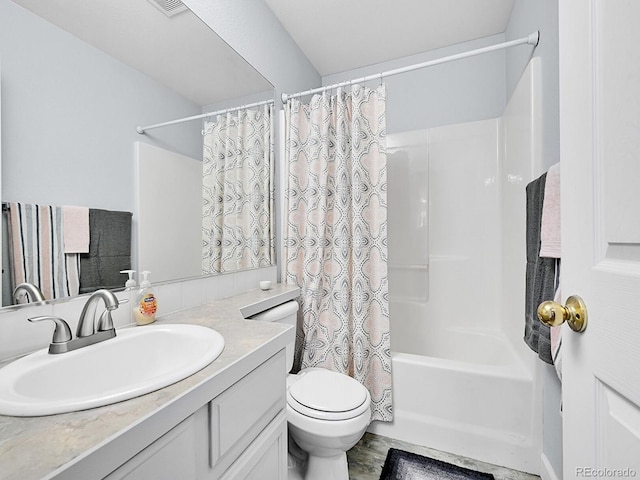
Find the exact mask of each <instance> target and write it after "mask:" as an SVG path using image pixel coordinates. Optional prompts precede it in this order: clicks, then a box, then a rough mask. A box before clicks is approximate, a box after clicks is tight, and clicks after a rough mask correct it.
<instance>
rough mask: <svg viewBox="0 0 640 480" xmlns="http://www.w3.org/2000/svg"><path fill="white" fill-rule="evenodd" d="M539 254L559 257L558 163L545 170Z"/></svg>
mask: <svg viewBox="0 0 640 480" xmlns="http://www.w3.org/2000/svg"><path fill="white" fill-rule="evenodd" d="M540 256H541V257H549V258H560V164H559V163H556V164H555V165H553V166H552V167H551V168H549V171H548V172H547V180H546V183H545V185H544V202H543V203H542V224H541V227H540Z"/></svg>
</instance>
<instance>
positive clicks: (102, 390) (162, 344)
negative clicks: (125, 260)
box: [0, 324, 224, 417]
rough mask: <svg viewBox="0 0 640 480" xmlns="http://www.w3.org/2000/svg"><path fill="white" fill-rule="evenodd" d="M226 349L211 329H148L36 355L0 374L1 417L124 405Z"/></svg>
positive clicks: (179, 378)
mask: <svg viewBox="0 0 640 480" xmlns="http://www.w3.org/2000/svg"><path fill="white" fill-rule="evenodd" d="M223 348H224V339H223V338H222V335H220V334H219V333H218V332H216V331H215V330H211V329H210V328H206V327H200V326H197V325H173V324H171V325H148V326H144V327H134V328H125V329H123V330H118V331H117V335H116V337H115V338H112V339H109V340H106V341H104V342H100V343H97V344H94V345H90V346H88V347H84V348H80V349H78V350H74V351H72V352H68V353H61V354H57V355H51V354H49V353H48V351H47V350H48V349H43V350H39V351H37V352H34V353H32V354H30V355H27V356H26V357H23V358H20V359H18V360H16V361H15V362H13V363H10V364H9V365H7V366H6V367H4V368H2V369H0V414H1V415H13V416H19V417H31V416H38V415H51V414H55V413H65V412H74V411H77V410H84V409H87V408H93V407H100V406H102V405H109V404H111V403H116V402H120V401H122V400H127V399H130V398H133V397H137V396H139V395H143V394H145V393H149V392H153V391H154V390H158V389H160V388H163V387H166V386H167V385H171V384H172V383H175V382H178V381H180V380H182V379H184V378H186V377H188V376H189V375H192V374H194V373H195V372H197V371H198V370H200V369H202V368H204V367H205V366H207V365H208V364H209V363H211V362H212V361H214V360H215V359H216V358H217V357H218V356H219V355H220V353H222V350H223Z"/></svg>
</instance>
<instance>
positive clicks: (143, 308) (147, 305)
mask: <svg viewBox="0 0 640 480" xmlns="http://www.w3.org/2000/svg"><path fill="white" fill-rule="evenodd" d="M150 273H151V272H149V271H147V270H145V271H144V272H142V281H141V282H140V291H139V292H138V295H137V297H136V303H135V305H134V306H133V317H134V318H135V320H136V323H137V324H138V325H148V324H149V323H153V322H155V321H156V310H157V309H158V301H157V299H156V296H155V294H154V293H153V291H152V290H151V282H149V280H148V278H147V275H149V274H150Z"/></svg>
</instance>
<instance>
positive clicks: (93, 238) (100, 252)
mask: <svg viewBox="0 0 640 480" xmlns="http://www.w3.org/2000/svg"><path fill="white" fill-rule="evenodd" d="M132 217H133V214H132V213H131V212H116V211H110V210H99V209H94V208H92V209H89V235H90V240H89V253H86V254H81V255H80V293H86V292H92V291H94V290H97V289H99V288H108V289H111V288H121V287H123V286H124V282H125V280H126V278H125V277H126V276H123V275H122V274H121V273H120V270H129V269H130V268H131V219H132Z"/></svg>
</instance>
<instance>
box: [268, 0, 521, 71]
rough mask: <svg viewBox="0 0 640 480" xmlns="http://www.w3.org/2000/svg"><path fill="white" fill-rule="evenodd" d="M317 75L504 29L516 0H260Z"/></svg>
mask: <svg viewBox="0 0 640 480" xmlns="http://www.w3.org/2000/svg"><path fill="white" fill-rule="evenodd" d="M264 1H265V2H266V3H267V5H268V6H269V7H270V8H271V10H272V11H273V13H274V14H275V15H276V17H278V19H279V20H280V23H281V24H282V25H283V26H284V28H285V29H286V30H287V31H288V32H289V35H291V37H292V38H293V39H294V41H295V42H296V43H297V44H298V45H299V46H300V48H301V49H302V51H303V52H304V54H305V55H306V56H307V58H308V59H309V60H310V61H311V63H312V64H313V65H314V67H315V68H316V70H317V71H318V73H320V75H322V76H325V75H330V74H333V73H338V72H344V71H347V70H351V69H354V68H358V67H364V66H366V65H373V64H376V63H380V62H384V61H387V60H392V59H395V58H401V57H404V56H407V55H413V54H416V53H421V52H426V51H428V50H433V49H435V48H440V47H445V46H448V45H454V44H456V43H461V42H465V41H467V40H474V39H477V38H482V37H486V36H489V35H494V34H497V33H502V32H504V31H505V29H506V27H507V22H508V21H509V16H510V14H511V10H512V8H513V4H514V0H482V1H478V0H264Z"/></svg>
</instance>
